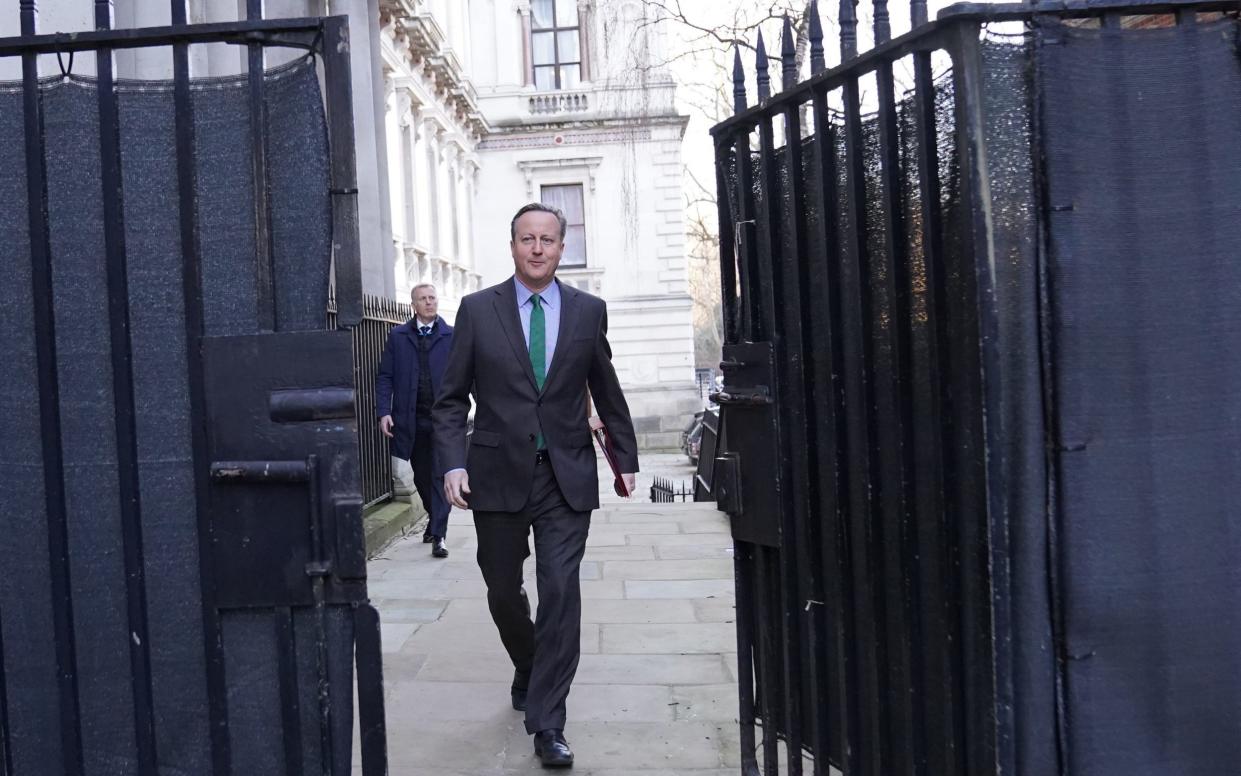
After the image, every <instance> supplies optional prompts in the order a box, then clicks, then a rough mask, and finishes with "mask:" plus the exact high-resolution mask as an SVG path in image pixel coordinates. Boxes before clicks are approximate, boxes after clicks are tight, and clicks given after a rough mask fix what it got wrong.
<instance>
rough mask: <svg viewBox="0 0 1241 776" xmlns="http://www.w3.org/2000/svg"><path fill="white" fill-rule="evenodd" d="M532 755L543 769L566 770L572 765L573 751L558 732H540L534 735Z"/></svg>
mask: <svg viewBox="0 0 1241 776" xmlns="http://www.w3.org/2000/svg"><path fill="white" fill-rule="evenodd" d="M534 753H535V755H537V756H538V758H539V759H540V760H542V761H543V767H544V768H568V767H570V766H572V765H573V750H572V749H570V748H569V742H568V741H565V740H564V733H563V732H562V731H560V730H540V731H539V732H537V733H535V734H534Z"/></svg>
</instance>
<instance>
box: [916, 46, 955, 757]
mask: <svg viewBox="0 0 1241 776" xmlns="http://www.w3.org/2000/svg"><path fill="white" fill-rule="evenodd" d="M914 82H915V89H916V92H915V110H916V112H917V115H916V130H915V131H916V132H917V146H918V181H919V189H918V198H919V201H920V203H921V211H920V222H921V241H920V242H921V248H922V250H921V261H922V264H921V269H922V274H923V277H924V287H925V291H924V292H923V299H924V313H923V316H924V321H923V324H922V326H923V329H924V330H925V334H924V335H923V336H924V338H925V345H924V347H925V354H924V366H923V369H922V373H921V375H920V376H919V379H918V380H917V381H916V383H915V386H914V391H915V401H916V402H917V408H916V410H915V412H914V415H913V417H914V426H913V445H914V451H915V452H914V455H915V457H916V459H917V461H918V466H917V467H916V468H915V469H914V471H913V491H912V493H913V503H914V504H915V512H914V521H915V524H916V525H917V532H918V538H917V543H918V548H919V550H918V558H919V561H918V575H919V582H918V588H919V590H920V592H921V595H920V597H919V598H918V599H917V605H918V606H919V608H920V609H921V619H922V636H923V640H924V644H925V645H926V648H925V650H924V652H925V654H924V656H923V658H922V664H923V670H924V687H925V690H926V694H925V702H924V705H923V707H922V709H921V714H922V716H923V718H924V719H925V725H926V747H927V749H926V752H927V768H928V771H929V772H930V773H960V772H962V769H963V767H964V766H963V764H962V761H961V756H962V753H963V751H964V742H963V741H962V740H961V734H962V725H961V719H960V712H961V704H960V696H959V694H958V693H957V692H956V684H955V682H954V679H953V677H954V676H957V675H959V670H960V669H959V667H958V665H957V663H956V661H955V660H954V654H958V653H959V651H958V650H957V649H956V648H955V647H954V644H955V639H954V638H953V636H952V634H953V632H954V631H955V627H956V626H955V625H954V623H955V622H956V621H957V619H958V615H957V614H956V607H957V605H958V604H957V601H956V600H955V596H954V595H952V594H951V592H950V591H951V590H953V589H955V588H954V587H953V586H952V585H950V577H949V576H948V575H947V568H948V567H949V563H950V561H949V559H948V555H947V553H948V548H949V539H948V534H947V526H946V525H945V523H944V515H945V514H954V513H955V510H953V509H952V508H951V507H950V502H949V501H948V500H947V499H946V494H945V491H944V483H945V482H946V481H948V480H949V479H950V478H951V476H952V474H951V472H952V469H951V466H952V462H953V460H954V453H953V449H952V448H953V445H952V437H953V433H952V429H951V426H950V425H948V424H950V422H951V420H950V419H951V414H952V413H951V412H950V411H949V409H948V408H949V407H950V403H951V401H952V392H951V390H950V389H949V385H948V380H947V377H946V374H947V373H948V372H949V371H950V369H949V365H948V364H947V363H946V359H947V358H948V357H949V353H950V350H951V348H950V343H949V339H948V329H947V320H948V309H949V302H948V296H947V275H946V272H947V270H946V268H945V266H944V254H943V251H944V244H943V243H944V224H943V218H944V216H943V213H942V208H941V204H940V197H941V189H940V180H939V147H938V135H937V127H936V114H935V81H934V74H933V72H932V69H931V54H930V52H926V51H923V52H918V53H916V54H914Z"/></svg>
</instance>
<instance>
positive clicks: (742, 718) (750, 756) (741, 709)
mask: <svg viewBox="0 0 1241 776" xmlns="http://www.w3.org/2000/svg"><path fill="white" fill-rule="evenodd" d="M753 552H754V545H752V544H749V543H748V542H738V541H734V542H733V570H734V577H735V579H734V587H735V591H736V596H737V599H736V604H737V613H736V617H735V618H734V619H735V620H736V622H737V700H738V720H737V723H738V725H739V727H740V731H739V733H740V737H741V740H740V745H741V772H742V774H744V775H745V776H751V774H757V773H758V759H757V747H758V745H757V742H756V741H755V735H754V666H755V652H754V634H756V633H758V632H759V631H758V630H757V629H756V628H755V623H756V622H757V619H756V615H755V611H754V608H755V607H754V595H753V588H752V586H751V584H750V580H752V579H753V578H754V558H753Z"/></svg>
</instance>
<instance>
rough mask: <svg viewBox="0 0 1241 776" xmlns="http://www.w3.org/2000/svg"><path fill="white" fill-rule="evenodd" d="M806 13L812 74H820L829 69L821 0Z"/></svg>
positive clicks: (814, 1)
mask: <svg viewBox="0 0 1241 776" xmlns="http://www.w3.org/2000/svg"><path fill="white" fill-rule="evenodd" d="M923 1H924V2H925V0H923ZM806 13H808V14H810V74H811V75H818V74H819V73H822V72H823V71H824V70H826V69H827V62H826V58H825V57H824V55H823V53H824V52H823V20H822V19H820V18H819V0H810V7H809V8H808V9H807V10H806ZM815 130H816V131H818V124H815Z"/></svg>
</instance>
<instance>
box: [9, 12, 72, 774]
mask: <svg viewBox="0 0 1241 776" xmlns="http://www.w3.org/2000/svg"><path fill="white" fill-rule="evenodd" d="M36 13H37V12H36V6H35V0H21V5H20V16H21V34H22V37H31V36H33V35H35V34H36V32H37V25H36ZM22 109H23V111H24V119H25V125H24V130H25V141H26V142H25V146H26V148H25V150H26V210H27V215H28V218H29V221H28V227H29V237H30V265H31V267H30V277H31V290H32V299H33V307H34V310H33V313H34V331H35V348H36V351H37V354H38V358H37V363H38V371H39V430H40V437H41V438H42V448H43V493H44V499H45V503H46V509H47V549H48V566H49V571H50V573H51V588H52V590H51V601H52V622H53V630H54V633H55V638H56V676H57V684H58V690H59V695H60V698H59V700H60V742H61V747H60V748H61V754H62V756H63V757H64V769H65V776H79V774H81V773H82V770H83V755H82V730H81V709H80V706H79V701H78V677H77V646H76V642H75V635H74V631H73V585H72V582H71V579H70V563H69V515H68V509H67V505H66V503H65V480H64V477H65V471H64V450H63V448H62V447H61V442H62V440H61V423H60V377H59V369H58V366H57V359H56V310H55V303H54V297H53V292H54V289H53V282H52V247H51V233H50V224H49V222H48V202H47V199H48V193H47V165H46V157H45V150H46V149H45V147H44V146H45V143H46V136H45V134H44V131H43V93H42V90H41V89H40V87H39V58H38V55H37V54H34V53H32V52H27V53H24V54H22Z"/></svg>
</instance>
